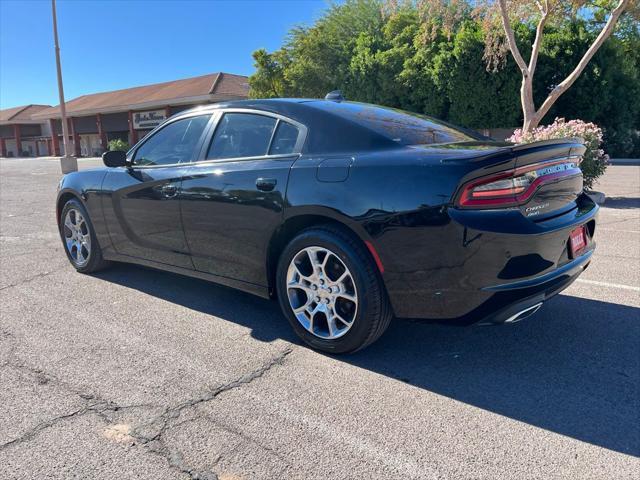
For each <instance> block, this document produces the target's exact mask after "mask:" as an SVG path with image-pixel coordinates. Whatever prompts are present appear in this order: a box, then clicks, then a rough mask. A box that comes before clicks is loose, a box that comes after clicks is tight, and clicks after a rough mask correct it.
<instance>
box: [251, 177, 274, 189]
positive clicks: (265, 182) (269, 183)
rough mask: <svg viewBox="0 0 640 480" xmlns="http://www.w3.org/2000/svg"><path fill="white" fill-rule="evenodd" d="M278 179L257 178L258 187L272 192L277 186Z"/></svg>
mask: <svg viewBox="0 0 640 480" xmlns="http://www.w3.org/2000/svg"><path fill="white" fill-rule="evenodd" d="M277 183H278V181H277V180H276V179H275V178H259V179H257V180H256V187H258V190H262V191H263V192H270V191H272V190H273V189H274V188H276V184H277Z"/></svg>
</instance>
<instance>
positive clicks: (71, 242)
mask: <svg viewBox="0 0 640 480" xmlns="http://www.w3.org/2000/svg"><path fill="white" fill-rule="evenodd" d="M63 231H64V241H65V244H66V246H67V251H68V252H69V255H70V256H71V258H72V260H73V262H74V263H75V264H76V265H77V266H79V267H82V266H84V265H86V264H87V262H88V261H89V255H90V254H91V233H90V231H89V225H88V223H87V221H86V219H85V218H84V216H83V215H82V213H81V212H80V211H79V210H77V209H75V208H71V209H69V210H68V211H67V214H66V215H65V217H64V224H63Z"/></svg>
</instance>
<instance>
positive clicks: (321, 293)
mask: <svg viewBox="0 0 640 480" xmlns="http://www.w3.org/2000/svg"><path fill="white" fill-rule="evenodd" d="M287 297H288V298H289V305H290V307H291V309H292V310H293V313H294V315H295V317H296V318H297V319H298V322H300V324H301V325H302V326H303V327H304V328H305V329H306V330H307V331H309V332H310V333H312V334H313V335H315V336H316V337H319V338H322V339H325V340H333V339H336V338H339V337H341V336H343V335H344V334H346V333H347V332H348V331H349V329H350V328H351V326H352V325H353V322H354V321H355V318H356V315H357V313H358V294H357V290H356V285H355V281H354V279H353V276H352V274H351V272H350V271H349V269H348V268H347V266H346V265H345V264H344V262H343V261H342V260H340V258H339V257H338V256H337V255H336V254H335V253H334V252H332V251H331V250H329V249H327V248H324V247H318V246H312V247H306V248H304V249H302V250H300V251H299V252H298V253H297V254H296V255H294V257H293V259H292V260H291V262H290V264H289V268H288V270H287Z"/></svg>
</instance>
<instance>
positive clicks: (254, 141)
mask: <svg viewBox="0 0 640 480" xmlns="http://www.w3.org/2000/svg"><path fill="white" fill-rule="evenodd" d="M276 122H277V120H276V119H275V118H273V117H267V116H264V115H258V114H254V113H225V114H224V115H223V116H222V118H221V119H220V122H219V123H218V126H217V127H216V131H215V134H214V135H213V140H212V141H211V145H210V146H209V151H208V152H207V159H218V158H240V157H260V156H264V155H267V153H268V150H269V143H270V142H271V137H272V136H273V130H274V128H275V126H276Z"/></svg>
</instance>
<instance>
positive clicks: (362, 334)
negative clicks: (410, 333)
mask: <svg viewBox="0 0 640 480" xmlns="http://www.w3.org/2000/svg"><path fill="white" fill-rule="evenodd" d="M276 282H277V293H278V300H279V302H280V307H281V308H282V311H283V312H284V314H285V316H286V317H287V319H288V320H289V323H291V326H292V327H293V329H294V330H295V332H296V333H297V335H298V336H299V337H300V338H301V339H302V340H303V341H304V342H305V343H307V344H308V345H309V346H311V347H312V348H314V349H317V350H321V351H323V352H329V353H349V352H355V351H357V350H360V349H362V348H364V347H366V346H368V345H370V344H371V343H373V342H374V341H375V340H377V339H378V338H379V337H380V335H382V333H384V331H385V330H386V329H387V327H388V326H389V323H390V322H391V318H392V312H391V306H390V304H389V300H388V298H387V294H386V291H385V289H384V285H383V283H382V278H381V277H380V274H379V273H378V271H377V269H376V266H375V263H374V262H373V260H372V258H371V256H370V254H369V252H368V251H367V250H366V248H365V247H364V246H363V245H362V242H360V240H359V239H357V238H355V237H354V236H353V235H352V234H350V233H349V232H346V231H344V230H342V229H341V228H337V227H334V226H331V225H327V226H320V227H313V228H310V229H307V230H304V231H302V232H301V233H300V234H299V235H297V236H296V237H295V238H294V239H293V240H291V242H290V243H289V244H288V245H287V246H286V247H285V249H284V251H283V252H282V255H281V256H280V260H279V262H278V270H277V273H276Z"/></svg>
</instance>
